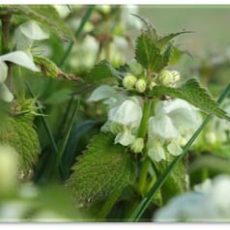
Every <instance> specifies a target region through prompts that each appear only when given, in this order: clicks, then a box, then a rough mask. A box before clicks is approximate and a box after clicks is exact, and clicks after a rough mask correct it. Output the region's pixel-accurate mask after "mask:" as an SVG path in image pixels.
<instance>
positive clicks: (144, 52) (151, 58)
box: [135, 31, 162, 70]
mask: <svg viewBox="0 0 230 230" xmlns="http://www.w3.org/2000/svg"><path fill="white" fill-rule="evenodd" d="M135 58H136V60H137V61H138V62H139V63H140V64H141V65H142V66H143V67H145V68H147V69H152V70H154V68H155V66H156V65H157V63H158V62H160V61H161V58H162V57H161V51H160V49H159V48H158V47H157V45H156V42H155V39H154V38H153V37H152V36H151V34H149V33H148V32H147V31H145V32H142V34H141V35H140V36H139V37H138V38H137V41H136V50H135Z"/></svg>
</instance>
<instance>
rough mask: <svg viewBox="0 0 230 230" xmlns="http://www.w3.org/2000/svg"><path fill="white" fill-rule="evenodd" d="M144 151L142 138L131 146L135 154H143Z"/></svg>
mask: <svg viewBox="0 0 230 230" xmlns="http://www.w3.org/2000/svg"><path fill="white" fill-rule="evenodd" d="M143 149H144V139H143V138H141V137H138V138H136V140H135V141H134V142H133V144H132V145H131V150H132V151H133V152H134V153H141V152H142V151H143Z"/></svg>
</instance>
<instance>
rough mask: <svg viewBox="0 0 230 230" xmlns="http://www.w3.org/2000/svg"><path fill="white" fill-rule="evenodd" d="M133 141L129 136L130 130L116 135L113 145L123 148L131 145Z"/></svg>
mask: <svg viewBox="0 0 230 230" xmlns="http://www.w3.org/2000/svg"><path fill="white" fill-rule="evenodd" d="M134 141H135V136H134V135H132V134H131V132H130V130H125V131H124V132H121V133H118V134H117V136H116V138H115V144H117V143H119V144H121V145H123V146H128V145H131V144H132V143H133V142H134Z"/></svg>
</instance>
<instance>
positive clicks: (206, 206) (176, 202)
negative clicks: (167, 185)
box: [154, 192, 217, 222]
mask: <svg viewBox="0 0 230 230" xmlns="http://www.w3.org/2000/svg"><path fill="white" fill-rule="evenodd" d="M215 218H217V213H216V211H215V207H214V206H213V205H212V204H211V203H210V202H209V200H208V199H207V197H206V196H205V195H204V194H202V193H197V192H190V193H186V194H183V195H181V196H178V197H175V198H172V200H170V201H169V203H168V204H167V205H166V206H165V207H163V208H161V209H160V210H159V211H157V212H156V214H155V215H154V221H156V222H178V221H179V222H182V221H183V222H184V221H210V220H214V219H215Z"/></svg>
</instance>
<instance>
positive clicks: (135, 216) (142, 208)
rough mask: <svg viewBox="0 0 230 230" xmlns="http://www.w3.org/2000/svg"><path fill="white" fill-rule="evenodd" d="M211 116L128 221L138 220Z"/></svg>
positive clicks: (219, 101)
mask: <svg viewBox="0 0 230 230" xmlns="http://www.w3.org/2000/svg"><path fill="white" fill-rule="evenodd" d="M229 91H230V84H229V85H228V86H227V87H226V88H225V90H224V91H223V93H222V94H221V96H220V97H219V99H218V100H217V103H218V104H219V103H221V102H222V101H223V100H224V98H225V97H227V95H228V93H229ZM211 117H212V115H208V116H207V117H206V118H205V120H204V121H203V123H202V124H201V125H200V127H199V128H198V129H197V130H196V132H195V133H194V134H193V135H192V137H191V138H190V139H189V141H188V142H187V143H186V145H185V146H184V148H183V151H182V153H181V154H180V155H179V156H178V157H176V158H175V159H174V160H173V161H172V162H171V164H170V165H169V166H168V168H167V169H166V170H165V172H164V173H163V174H162V175H161V176H160V177H159V178H158V180H157V182H156V183H155V184H154V185H153V187H152V188H151V190H150V191H149V192H148V194H147V196H146V197H144V198H143V199H142V201H141V202H140V203H139V204H138V206H137V207H136V208H135V210H134V211H133V213H132V214H131V217H130V219H129V220H130V221H134V222H138V221H139V220H140V218H141V217H142V215H143V213H144V212H145V210H146V209H147V208H148V206H149V205H150V204H151V201H152V199H153V197H154V195H155V194H156V192H157V191H158V190H159V189H160V188H161V186H162V185H163V184H164V182H165V181H166V180H167V178H168V176H169V175H170V172H171V171H172V170H173V169H174V167H175V166H176V164H177V162H179V161H180V160H181V159H182V158H183V157H184V155H185V154H186V153H187V152H188V150H189V148H190V147H191V145H192V143H193V142H194V141H195V140H196V138H197V137H198V135H199V134H200V133H201V131H202V130H203V128H204V127H205V126H206V124H207V123H208V122H209V120H210V119H211Z"/></svg>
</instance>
